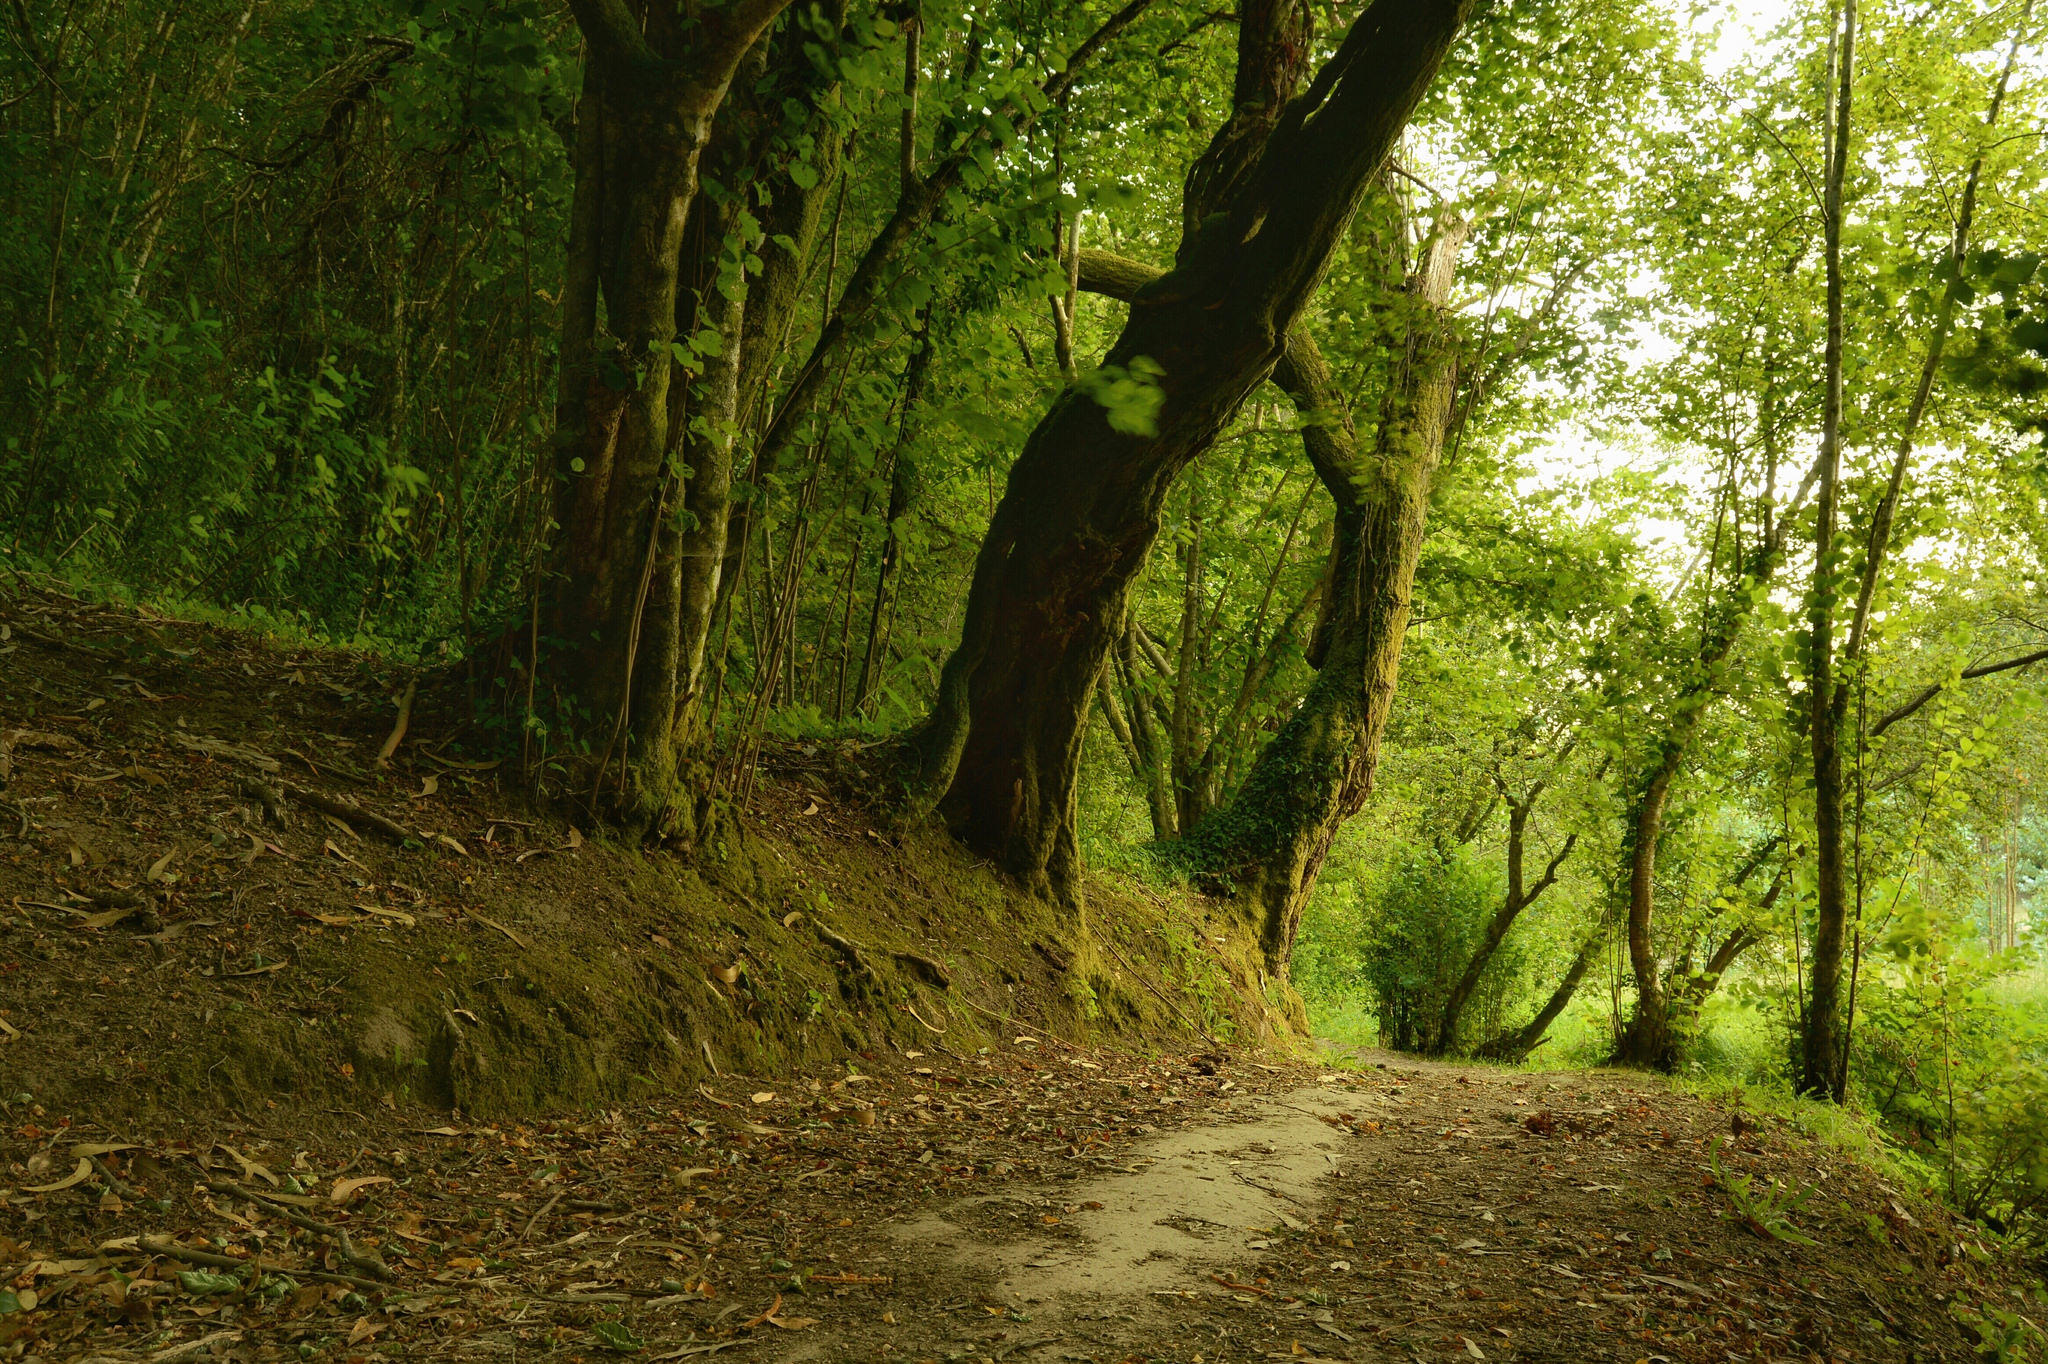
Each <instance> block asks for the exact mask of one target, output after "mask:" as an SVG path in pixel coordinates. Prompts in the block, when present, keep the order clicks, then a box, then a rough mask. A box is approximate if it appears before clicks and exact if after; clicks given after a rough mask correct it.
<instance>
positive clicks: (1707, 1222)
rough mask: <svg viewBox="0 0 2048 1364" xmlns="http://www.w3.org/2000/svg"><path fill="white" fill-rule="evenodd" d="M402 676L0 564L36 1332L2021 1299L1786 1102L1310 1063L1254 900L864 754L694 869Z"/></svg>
mask: <svg viewBox="0 0 2048 1364" xmlns="http://www.w3.org/2000/svg"><path fill="white" fill-rule="evenodd" d="M401 689H402V683H401V679H399V678H398V677H397V676H395V675H394V674H393V673H392V671H391V670H389V669H388V668H384V667H382V666H381V665H379V664H377V663H376V662H375V661H374V660H369V659H363V658H358V657H355V656H350V655H342V654H335V653H332V652H328V651H317V650H307V649H286V648H280V647H277V646H274V645H270V644H266V643H264V642H262V641H260V640H257V639H255V638H253V637H251V636H249V635H246V634H243V633H239V632H235V631H229V630H223V629H219V628H215V627H207V626H197V625H193V624H191V623H189V622H180V621H173V620H169V619H166V618H163V617H160V616H153V615H150V614H148V613H142V612H133V611H124V610H120V609H116V608H111V607H104V606H94V605H91V604H89V603H83V602H78V601H75V600H72V599H69V598H63V597H60V596H56V595H54V594H49V593H26V594H23V593H17V594H15V595H13V596H8V595H5V594H0V1364H4V1362H5V1361H12V1360H22V1361H42V1360H51V1361H54V1360H74V1359H99V1360H104V1361H109V1364H112V1362H114V1361H119V1362H120V1364H184V1362H185V1361H195V1362H197V1361H204V1360H208V1359H218V1360H235V1361H240V1362H241V1364H257V1362H258V1361H262V1362H263V1364H269V1361H278V1360H288V1359H300V1360H312V1359H319V1360H331V1361H335V1362H336V1364H371V1362H372V1361H376V1360H384V1359H391V1360H399V1359H408V1360H410V1359H419V1360H427V1359H432V1360H442V1359H446V1360H464V1361H466V1360H478V1361H483V1360H490V1361H506V1364H516V1362H517V1361H518V1360H519V1359H520V1358H521V1357H522V1356H524V1357H527V1358H534V1357H542V1358H546V1359H549V1360H561V1361H564V1364H594V1361H599V1360H603V1359H613V1358H615V1359H619V1360H627V1359H632V1360H642V1361H667V1360H678V1359H686V1358H690V1357H692V1356H695V1355H710V1354H719V1353H726V1352H730V1353H732V1354H733V1355H734V1357H736V1358H753V1359H760V1360H764V1361H768V1360H777V1361H779V1360H785V1359H787V1360H805V1359H812V1360H824V1361H839V1360H856V1359H859V1360H880V1361H896V1360H901V1361H919V1362H923V1361H929V1362H930V1364H939V1362H940V1361H945V1364H1002V1362H1003V1361H1012V1360H1036V1361H1043V1360H1053V1359H1060V1360H1091V1361H1098V1362H1099V1364H1135V1362H1136V1361H1151V1360H1174V1361H1180V1362H1181V1364H1221V1362H1222V1361H1238V1360H1252V1359H1273V1358H1279V1359H1286V1360H1301V1361H1308V1360H1317V1359H1332V1360H1337V1359H1341V1360H1347V1361H1377V1360H1472V1359H1528V1360H1558V1361H1566V1360H1624V1361H1654V1360H1665V1361H1720V1360H1771V1359H1786V1360H1791V1359H1798V1360H1815V1359H1823V1360H1843V1361H1862V1360H1937V1359H1939V1360H1947V1359H1957V1360H1960V1359H1967V1358H1973V1357H1976V1351H1975V1349H1974V1346H1975V1345H1976V1343H1977V1337H1976V1336H1975V1335H1974V1334H1973V1333H1972V1332H1971V1331H1970V1330H1968V1329H1966V1327H1965V1326H1964V1324H1963V1323H1962V1321H1961V1320H1960V1316H1961V1315H1967V1314H1968V1313H1970V1312H1990V1311H1993V1310H2004V1311H2007V1312H2011V1311H2020V1310H2028V1309H2027V1304H2026V1303H2024V1302H2021V1301H2019V1300H2018V1299H2017V1298H2016V1296H2015V1290H2014V1286H2015V1285H2019V1284H2023V1283H2025V1282H2027V1279H2026V1276H2025V1275H2023V1274H2022V1273H2020V1272H2019V1267H2015V1266H2011V1265H2009V1264H2007V1263H2006V1262H2004V1261H2003V1260H2002V1259H2001V1258H2000V1255H1999V1253H1998V1252H1996V1251H1995V1250H1994V1249H1992V1248H1988V1247H1986V1246H1985V1245H1983V1244H1982V1243H1980V1241H1979V1240H1978V1238H1977V1236H1976V1235H1975V1234H1974V1233H1973V1232H1972V1231H1971V1229H1969V1228H1967V1227H1964V1226H1959V1225H1957V1224H1955V1223H1954V1222H1952V1221H1951V1220H1950V1219H1948V1218H1947V1217H1946V1215H1945V1214H1943V1213H1942V1212H1941V1211H1940V1210H1939V1209H1937V1208H1935V1207H1933V1206H1931V1205H1929V1204H1927V1203H1926V1202H1924V1201H1923V1200H1921V1199H1920V1198H1918V1197H1916V1196H1914V1194H1913V1191H1910V1190H1895V1189H1889V1188H1886V1187H1884V1186H1883V1185H1882V1184H1881V1183H1880V1182H1879V1181H1878V1180H1877V1179H1876V1178H1875V1177H1874V1176H1873V1175H1872V1174H1870V1172H1868V1171H1867V1170H1864V1169H1862V1168H1860V1167H1858V1166H1856V1165H1854V1164H1853V1163H1852V1162H1850V1161H1848V1160H1846V1159H1845V1158H1843V1157H1842V1156H1841V1155H1840V1154H1839V1153H1838V1152H1836V1151H1834V1150H1832V1149H1831V1148H1827V1147H1823V1146H1818V1145H1816V1144H1815V1143H1813V1142H1812V1141H1810V1140H1808V1139H1807V1138H1805V1137H1804V1136H1802V1135H1801V1134H1799V1133H1797V1132H1796V1131H1793V1130H1790V1129H1788V1128H1786V1127H1785V1126H1783V1125H1782V1124H1781V1123H1780V1122H1778V1121H1777V1120H1775V1119H1770V1118H1765V1117H1761V1116H1759V1115H1755V1114H1747V1113H1743V1112H1740V1111H1731V1110H1729V1109H1726V1108H1724V1107H1721V1106H1718V1105H1716V1104H1714V1103H1710V1102H1706V1101H1703V1100H1699V1099H1695V1098H1690V1097H1687V1096H1685V1095H1683V1094H1680V1093H1677V1092H1675V1091H1673V1090H1671V1089H1669V1088H1668V1087H1666V1086H1664V1085H1663V1084H1662V1083H1660V1082H1656V1081H1652V1080H1648V1079H1644V1078H1641V1077H1633V1076H1622V1075H1614V1074H1607V1073H1599V1074H1559V1075H1539V1074H1530V1073H1523V1072H1514V1071H1500V1070H1488V1069H1461V1068H1456V1067H1443V1066H1429V1065H1422V1064H1419V1063H1416V1062H1413V1061H1411V1060H1408V1059H1406V1058H1398V1057H1392V1056H1383V1055H1375V1054H1349V1053H1347V1054H1334V1053H1333V1054H1331V1055H1328V1056H1325V1057H1323V1058H1322V1064H1320V1065H1316V1066H1310V1065H1306V1064H1304V1063H1303V1062H1302V1061H1301V1060H1300V1059H1299V1055H1298V1053H1297V1054H1293V1055H1292V1057H1290V1053H1288V1052H1286V1051H1285V1050H1284V1049H1283V1048H1282V1047H1279V1046H1276V1045H1275V1042H1276V1041H1279V1042H1284V1041H1285V1037H1284V1019H1282V1018H1281V1017H1280V1016H1279V1015H1277V1014H1276V1013H1274V1012H1273V1011H1272V1010H1270V1009H1269V1008H1268V1005H1267V1003H1266V996H1265V993H1264V991H1263V989H1262V988H1261V985H1260V982H1258V981H1257V980H1256V979H1255V977H1254V976H1253V975H1251V974H1249V973H1248V968H1247V966H1246V961H1247V955H1246V949H1245V943H1244V941H1243V940H1242V938H1239V937H1233V936H1232V935H1233V932H1234V929H1233V927H1232V925H1231V924H1230V923H1229V922H1227V921H1226V920H1222V919H1217V918H1214V917H1207V916H1206V911H1205V910H1204V909H1203V907H1202V905H1201V904H1199V903H1197V902H1188V901H1181V902H1169V901H1167V900H1165V899H1164V898H1162V897H1156V896H1150V895H1148V894H1147V893H1145V892H1143V890H1142V888H1133V887H1125V886H1119V885H1117V884H1115V883H1113V882H1103V883H1101V884H1099V885H1097V886H1095V887H1092V888H1091V891H1092V893H1091V904H1090V910H1089V916H1088V920H1087V928H1086V932H1083V933H1077V932H1074V931H1072V925H1071V924H1069V923H1063V921H1062V919H1061V917H1060V916H1059V915H1057V914H1055V913H1054V912H1052V911H1050V910H1048V909H1047V908H1046V907H1044V906H1042V905H1037V904H1036V902H1029V901H1025V900H1024V899H1022V898H1021V897H1018V896H1015V895H1014V894H1013V893H1011V892H1008V891H1006V890H1005V889H1004V888H1003V887H1002V886H1001V885H1000V883H999V882H997V881H996V880H995V879H994V878H993V877H992V876H991V875H990V874H989V873H988V872H987V870H986V869H985V868H981V867H978V866H976V865H975V864H974V863H973V861H972V859H970V858H967V857H966V856H965V855H964V854H961V853H960V852H959V851H958V850H957V849H956V848H954V847H952V845H951V844H949V843H948V842H947V841H946V840H945V839H944V838H943V837H941V836H937V835H931V836H925V835H921V834H917V833H908V834H906V833H903V832H901V831H894V830H891V829H890V828H888V827H887V825H886V824H885V823H884V822H883V821H881V820H880V819H879V818H878V816H876V815H875V814H874V813H873V812H871V811H868V810H866V809H864V808H863V807H862V806H861V804H860V802H859V801H858V799H856V798H852V797H850V796H849V794H848V793H849V791H850V790H855V789H857V787H858V785H859V781H860V779H861V774H860V772H859V767H858V765H859V763H860V761H861V757H860V754H859V753H858V752H857V751H855V750H851V749H840V750H823V751H821V750H818V749H815V748H812V749H808V750H807V749H804V748H798V749H795V750H793V751H792V752H790V753H787V754H784V755H781V758H780V760H779V761H780V766H779V767H778V768H777V770H776V771H774V772H773V773H771V779H770V780H768V781H765V782H764V783H763V785H762V787H761V789H760V791H759V793H758V795H757V797H756V799H755V801H754V802H753V804H752V805H751V806H750V807H749V808H748V810H747V811H746V817H745V821H744V832H742V831H739V827H738V826H736V831H735V832H734V834H733V835H732V843H731V845H730V846H725V845H721V847H719V848H718V849H714V850H711V853H710V855H709V856H707V857H706V858H705V859H704V860H703V862H702V863H701V864H700V865H697V866H685V865H683V864H680V863H677V862H676V861H675V860H674V859H666V858H663V857H661V856H655V855H647V854H644V853H642V852H641V851H639V850H637V849H630V848H619V847H616V846H612V845H610V844H607V843H606V842H605V841H604V840H602V839H599V838H596V837H592V836H589V835H587V834H586V833H584V832H578V831H576V830H575V829H574V827H573V822H572V821H571V820H570V819H567V818H565V817H564V816H563V815H561V814H560V813H559V812H558V811H557V810H556V809H555V808H554V807H550V806H547V805H544V804H539V803H535V802H532V801H529V800H526V799H525V798H524V795H523V793H522V791H521V790H520V789H517V787H516V783H513V782H511V781H510V780H509V779H508V777H507V772H508V771H509V765H508V764H506V763H505V761H504V759H503V757H502V755H497V756H494V755H493V754H492V752H491V749H490V747H489V745H488V744H487V743H485V742H483V739H487V738H488V734H487V733H483V734H481V735H480V732H479V731H480V725H479V722H478V720H477V718H476V716H477V713H476V711H475V709H474V706H473V704H472V703H470V702H469V701H468V699H467V698H465V697H464V696H463V695H462V694H461V692H460V689H459V688H444V689H442V690H438V691H435V690H429V689H425V688H423V689H422V690H421V693H420V695H419V696H418V698H417V700H416V704H415V706H414V708H413V710H412V712H411V715H410V732H409V733H408V734H407V736H405V738H404V740H403V742H402V743H400V744H399V746H398V747H397V748H396V750H395V751H394V753H393V754H392V756H391V759H390V761H389V762H388V763H380V762H379V760H378V754H379V750H380V748H381V747H382V746H383V745H384V744H385V742H386V740H387V739H388V738H389V736H390V734H391V733H392V730H393V727H394V725H393V722H394V715H395V710H396V707H395V698H396V697H397V695H398V694H399V692H400V691H401ZM466 706H467V707H469V708H468V709H465V707H466ZM273 807H275V808H273ZM1716 1139H1719V1140H1720V1141H1721V1143H1722V1145H1720V1146H1716V1144H1715V1142H1716ZM1717 1153H1718V1154H1717ZM1717 1164H1718V1165H1719V1167H1720V1168H1719V1170H1718V1172H1717V1171H1716V1168H1715V1166H1716V1165H1717ZM1745 1179H1747V1180H1749V1181H1750V1183H1749V1184H1748V1185H1747V1186H1746V1187H1748V1188H1750V1189H1752V1190H1756V1189H1764V1188H1776V1189H1780V1190H1782V1191H1783V1193H1782V1194H1781V1195H1773V1196H1772V1198H1771V1201H1779V1200H1781V1199H1782V1198H1784V1197H1789V1196H1791V1195H1792V1194H1793V1193H1794V1191H1802V1190H1806V1189H1808V1188H1811V1189H1812V1190H1813V1192H1812V1193H1811V1194H1810V1195H1809V1196H1807V1197H1806V1198H1805V1200H1804V1201H1803V1203H1802V1204H1801V1205H1800V1206H1799V1207H1798V1209H1797V1210H1796V1211H1794V1212H1793V1213H1792V1214H1791V1221H1792V1224H1793V1226H1794V1227H1795V1228H1796V1233H1795V1234H1796V1235H1797V1236H1798V1237H1799V1238H1801V1239H1800V1240H1787V1239H1779V1238H1777V1237H1773V1236H1769V1235H1765V1234H1762V1232H1761V1231H1760V1230H1759V1229H1758V1228H1757V1227H1755V1226H1752V1225H1748V1224H1746V1223H1745V1221H1744V1220H1743V1219H1742V1218H1741V1217H1740V1216H1739V1215H1738V1212H1739V1210H1738V1207H1737V1199H1736V1197H1735V1195H1734V1192H1733V1190H1734V1189H1736V1188H1739V1187H1745V1186H1743V1185H1742V1184H1741V1181H1743V1180H1745ZM1808 1238H1810V1239H1811V1240H1812V1241H1813V1242H1814V1244H1810V1245H1809V1244H1805V1243H1804V1240H1805V1239H1808Z"/></svg>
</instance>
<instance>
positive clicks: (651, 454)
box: [546, 0, 788, 822]
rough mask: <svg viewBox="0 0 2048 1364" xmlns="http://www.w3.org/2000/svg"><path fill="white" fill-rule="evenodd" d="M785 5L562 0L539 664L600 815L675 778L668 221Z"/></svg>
mask: <svg viewBox="0 0 2048 1364" xmlns="http://www.w3.org/2000/svg"><path fill="white" fill-rule="evenodd" d="M787 3H788V0H738V3H735V4H731V5H721V6H711V5H701V6H700V5H696V4H674V3H667V4H664V3H654V4H650V5H648V6H646V7H644V9H643V10H641V11H640V12H635V10H634V9H632V8H630V7H629V6H628V5H627V4H625V3H623V0H574V3H573V4H572V9H573V10H574V12H575V16H576V21H577V24H578V26H579V27H580V28H581V29H582V31H583V35H584V38H585V41H586V42H587V44H588V47H589V54H590V55H589V63H588V66H587V67H586V69H585V72H584V81H583V97H582V100H581V103H580V107H579V108H578V110H577V132H576V151H575V166H574V169H575V176H576V188H575V196H574V199H573V204H572V209H571V220H570V221H571V225H570V241H569V251H568V272H567V283H566V287H565V289H564V295H563V304H562V327H561V366H560V380H559V389H558V393H557V402H556V470H555V472H556V478H557V488H558V496H557V511H556V520H557V522H558V523H559V530H558V532H557V536H556V541H555V545H554V550H553V561H552V563H551V565H550V572H549V575H548V580H547V599H548V600H547V609H546V615H547V620H548V624H549V628H550V632H551V634H552V635H553V636H554V637H555V639H556V641H557V645H556V651H555V653H554V654H553V656H552V658H551V659H550V661H549V665H548V666H549V668H550V670H551V681H552V682H553V683H554V684H555V685H556V687H557V688H558V689H559V690H560V691H562V692H563V693H565V694H566V695H567V696H569V697H571V698H573V701H574V704H575V706H576V707H577V708H578V709H580V710H581V711H582V712H583V720H584V725H585V728H586V732H587V733H588V734H589V735H590V736H591V737H592V739H593V741H594V742H595V743H596V744H597V745H598V746H600V747H602V748H603V749H604V750H605V751H606V752H607V754H608V755H609V756H611V757H612V759H613V760H614V762H615V764H616V765H615V766H614V768H613V771H614V772H615V773H622V774H623V778H622V780H621V782H620V792H619V797H618V799H617V801H616V804H615V808H616V809H617V810H618V811H619V812H620V813H622V814H624V815H625V816H626V817H627V818H629V819H631V820H633V821H634V822H645V821H647V820H650V819H651V818H653V817H655V816H657V815H658V814H659V813H661V812H662V811H663V810H665V809H666V808H667V805H668V803H669V800H670V798H671V795H672V791H673V787H674V777H675V762H676V748H675V744H674V722H675V712H676V707H675V704H674V703H675V693H676V682H677V676H678V669H679V657H680V649H681V640H682V636H683V634H684V624H683V620H682V612H683V611H684V610H685V609H686V607H685V603H686V598H685V595H684V593H683V592H682V591H680V590H679V588H678V589H676V590H671V581H663V582H660V583H658V582H657V578H658V577H662V576H663V575H664V574H667V575H670V579H671V580H672V571H673V562H674V561H673V558H672V555H673V554H674V553H675V552H676V551H677V549H678V548H679V547H678V546H677V545H676V544H675V543H674V539H673V536H674V532H673V529H672V523H673V522H674V521H675V519H676V517H675V514H676V511H677V510H678V507H679V506H680V505H681V502H682V500H683V497H684V493H683V492H682V490H681V489H680V488H679V487H677V486H676V482H677V480H676V479H675V477H674V469H673V467H672V465H671V462H670V456H671V453H672V431H671V419H672V413H671V393H670V386H671V384H672V382H673V374H674V370H675V368H676V367H675V365H674V363H673V351H672V345H673V342H674V340H675V335H676V312H677V305H678V281H679V278H680V275H681V272H682V267H683V245H684V231H685V227H686V225H687V224H688V222H689V219H690V215H691V211H692V207H693V204H694V203H695V200H696V198H697V170H698V164H699V162H700V160H701V158H702V157H703V154H704V149H705V147H706V146H707V145H708V144H709V143H710V141H711V133H712V125H713V120H714V118H715V117H716V115H717V113H718V111H719V108H720V106H721V105H722V104H723V103H724V100H725V95H726V90H727V87H728V85H729V84H730V82H731V80H732V78H733V75H734V73H735V72H736V71H737V70H738V68H739V66H740V63H741V61H742V59H743V58H744V57H745V56H746V54H747V52H748V50H749V49H750V48H752V47H753V46H754V44H755V42H756V41H757V40H758V39H759V38H760V37H761V35H762V33H763V32H764V31H765V30H766V29H767V27H768V26H769V25H770V24H771V23H772V22H773V21H774V19H775V17H776V15H777V14H778V13H780V11H781V10H782V9H783V7H784V6H785V5H786V4H787ZM658 570H660V571H659V572H658ZM598 775H599V776H600V777H602V775H603V773H602V771H601V770H600V771H599V773H598Z"/></svg>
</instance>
